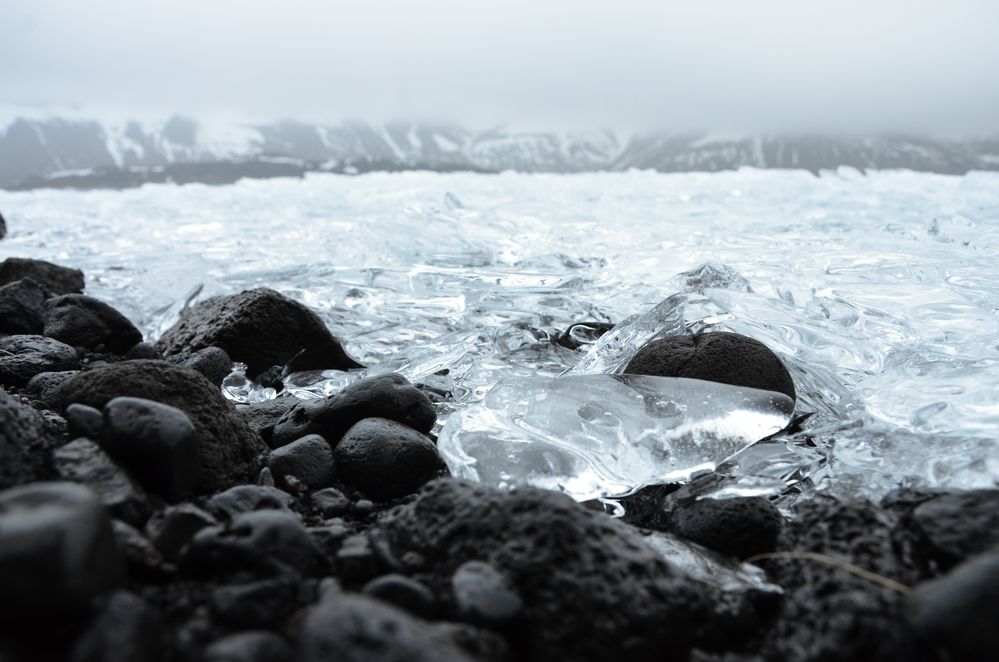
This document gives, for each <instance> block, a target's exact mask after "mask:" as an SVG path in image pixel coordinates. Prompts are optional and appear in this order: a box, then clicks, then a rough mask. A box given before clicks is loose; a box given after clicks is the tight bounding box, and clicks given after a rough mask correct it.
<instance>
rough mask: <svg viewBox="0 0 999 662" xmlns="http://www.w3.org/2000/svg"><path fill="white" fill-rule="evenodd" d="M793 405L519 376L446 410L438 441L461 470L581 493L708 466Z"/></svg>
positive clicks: (754, 395)
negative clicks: (463, 405)
mask: <svg viewBox="0 0 999 662" xmlns="http://www.w3.org/2000/svg"><path fill="white" fill-rule="evenodd" d="M793 409H794V402H793V401H792V400H791V399H790V398H788V397H787V396H785V395H783V394H781V393H773V392H770V391H760V390H757V389H751V388H743V387H738V386H729V385H727V384H718V383H714V382H707V381H701V380H697V379H682V378H676V377H651V376H645V375H570V376H563V377H529V378H516V379H507V380H503V381H501V382H499V383H498V384H497V385H496V386H495V387H493V389H492V390H491V391H490V392H489V393H488V395H486V397H485V398H484V399H483V400H482V402H480V403H477V404H475V405H472V406H470V407H468V408H467V409H465V410H464V411H461V412H458V413H456V414H454V415H452V416H451V418H450V419H449V420H448V422H447V424H446V425H445V426H444V429H443V430H442V431H441V434H440V440H439V443H438V447H439V449H440V451H441V454H442V455H443V456H444V459H445V460H446V461H447V463H448V465H449V466H450V467H451V471H452V473H453V474H454V475H456V476H458V477H461V478H467V479H470V480H474V481H478V482H481V483H484V484H486V485H493V486H497V487H512V486H514V485H517V484H529V485H534V486H536V487H543V488H546V489H551V490H559V491H562V492H565V493H567V494H569V495H570V496H572V497H573V498H575V499H577V500H586V499H595V498H601V497H611V496H620V495H624V494H627V493H629V492H632V491H634V490H636V489H638V488H640V487H643V486H645V485H650V484H655V483H666V482H677V481H685V480H688V479H689V478H690V477H692V476H693V475H695V474H697V473H700V472H703V471H712V470H714V468H715V467H716V466H717V465H718V464H720V463H722V462H724V461H725V460H727V459H728V458H730V457H732V456H733V455H735V454H736V453H738V452H739V451H741V450H743V449H745V448H747V447H749V446H750V445H752V444H753V443H755V442H757V441H759V440H760V439H762V438H764V437H766V436H768V435H771V434H773V433H775V432H778V431H779V430H781V429H782V428H784V427H785V426H786V425H787V423H788V422H789V421H790V417H791V413H792V411H793Z"/></svg>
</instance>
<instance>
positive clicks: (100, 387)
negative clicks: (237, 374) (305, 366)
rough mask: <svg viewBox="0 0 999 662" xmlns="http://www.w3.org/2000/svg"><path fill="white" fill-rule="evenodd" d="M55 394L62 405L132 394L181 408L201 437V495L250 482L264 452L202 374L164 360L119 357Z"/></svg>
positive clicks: (94, 402) (95, 403)
mask: <svg viewBox="0 0 999 662" xmlns="http://www.w3.org/2000/svg"><path fill="white" fill-rule="evenodd" d="M59 392H60V400H61V406H63V407H65V406H67V405H69V404H72V403H80V404H85V405H88V406H91V407H96V408H100V409H102V408H103V407H104V405H106V404H107V403H108V402H110V401H111V400H113V399H114V398H116V397H120V396H130V397H135V398H143V399H147V400H153V401H156V402H159V403H162V404H165V405H169V406H171V407H176V408H177V409H179V410H181V411H182V412H184V413H185V414H186V415H187V417H188V418H189V419H190V421H191V423H192V424H193V425H194V429H195V430H196V432H197V436H198V438H199V439H200V446H199V448H200V451H199V465H200V480H199V482H198V488H197V491H198V492H199V493H202V494H206V493H213V492H217V491H219V490H223V489H226V488H228V487H230V486H232V485H236V484H239V483H242V482H245V481H247V480H250V479H251V478H252V477H254V476H256V474H257V472H258V471H259V458H260V457H261V456H262V455H263V454H264V453H266V452H267V446H266V445H265V444H264V443H263V441H262V440H261V439H260V437H259V436H257V435H256V434H255V433H254V432H253V431H252V430H250V429H249V427H247V425H246V423H245V422H244V421H243V419H242V418H241V417H240V416H239V415H238V414H237V413H236V411H235V409H234V408H233V407H232V405H231V404H230V403H229V402H227V401H226V400H225V398H223V397H222V394H221V393H220V392H219V390H218V389H217V388H215V386H213V385H212V384H211V383H210V382H209V381H208V380H207V379H205V378H204V377H203V376H202V375H201V374H200V373H198V372H195V371H194V370H191V369H190V368H184V367H181V366H177V365H174V364H172V363H169V362H167V361H146V360H138V361H123V362H120V363H113V364H109V365H104V366H101V367H98V368H94V369H92V370H86V371H84V372H81V373H80V374H78V375H76V376H74V377H72V378H70V379H69V380H67V381H66V383H64V384H63V385H62V387H61V388H60V389H59Z"/></svg>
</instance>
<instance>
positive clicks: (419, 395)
mask: <svg viewBox="0 0 999 662" xmlns="http://www.w3.org/2000/svg"><path fill="white" fill-rule="evenodd" d="M364 418H387V419H390V420H393V421H396V422H397V423H402V424H403V425H407V426H409V427H411V428H413V429H414V430H416V431H417V432H422V433H424V434H426V433H428V432H430V430H431V428H433V426H434V423H435V422H436V421H437V413H436V412H435V411H434V406H433V403H431V402H430V398H428V397H427V395H426V394H425V393H424V392H423V391H421V390H420V389H418V388H417V387H416V386H414V385H413V384H411V383H410V382H409V381H408V380H407V379H406V378H405V377H403V376H402V375H398V374H394V373H391V374H385V375H376V376H374V377H367V378H365V379H361V380H359V381H356V382H354V383H353V384H350V385H349V386H347V387H346V388H344V389H343V390H342V391H340V392H338V393H336V394H335V395H332V396H330V397H328V398H324V399H322V400H311V401H310V400H307V401H304V402H300V403H298V404H296V405H295V406H294V407H292V408H291V409H289V410H288V411H287V412H286V413H285V414H284V415H283V416H281V418H280V419H278V421H277V423H275V424H274V433H273V437H272V440H271V445H272V446H275V447H276V446H281V445H283V444H287V443H290V442H292V441H294V440H295V439H299V438H301V437H304V436H305V435H307V434H320V435H322V436H323V438H325V439H326V441H328V442H329V443H330V445H331V446H334V447H335V446H336V444H337V443H338V442H339V441H340V439H341V438H342V437H343V435H344V433H346V432H347V430H349V429H350V428H351V427H352V426H353V425H354V424H355V423H357V422H358V421H360V420H361V419H364Z"/></svg>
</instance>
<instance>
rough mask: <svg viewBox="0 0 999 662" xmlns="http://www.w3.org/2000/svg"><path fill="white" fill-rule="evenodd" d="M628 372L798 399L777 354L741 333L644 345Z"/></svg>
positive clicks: (671, 337)
mask: <svg viewBox="0 0 999 662" xmlns="http://www.w3.org/2000/svg"><path fill="white" fill-rule="evenodd" d="M624 372H626V373H631V374H636V375H655V376H658V377H686V378H688V379H703V380H707V381H711V382H721V383H723V384H732V385H734V386H745V387H748V388H758V389H762V390H765V391H776V392H778V393H784V394H785V395H787V396H788V397H789V398H791V399H792V400H793V399H794V398H795V393H794V382H793V381H792V380H791V375H790V374H789V373H788V371H787V368H785V367H784V364H783V363H781V361H780V359H779V358H777V355H776V354H774V353H773V352H772V351H770V349H769V348H768V347H767V346H766V345H764V344H763V343H761V342H760V341H758V340H754V339H753V338H749V337H747V336H743V335H740V334H738V333H720V332H719V333H701V334H697V335H693V336H669V337H667V338H660V339H659V340H653V341H652V342H650V343H648V344H646V345H645V346H643V347H642V348H641V349H640V350H638V353H637V354H635V356H634V358H632V359H631V362H630V363H628V365H627V367H625V369H624Z"/></svg>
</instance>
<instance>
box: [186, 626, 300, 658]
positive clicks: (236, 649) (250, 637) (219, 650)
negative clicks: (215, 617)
mask: <svg viewBox="0 0 999 662" xmlns="http://www.w3.org/2000/svg"><path fill="white" fill-rule="evenodd" d="M293 659H294V655H293V654H292V649H291V646H289V645H288V643H287V642H285V640H284V639H282V638H281V637H279V636H278V635H276V634H274V633H273V632H268V631H266V630H258V631H253V632H240V633H238V634H230V635H228V636H225V637H222V638H221V639H217V640H216V641H213V642H212V643H211V644H209V645H208V646H206V647H205V650H204V653H203V654H202V656H201V660H200V662H291V661H292V660H293Z"/></svg>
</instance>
